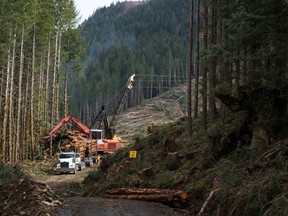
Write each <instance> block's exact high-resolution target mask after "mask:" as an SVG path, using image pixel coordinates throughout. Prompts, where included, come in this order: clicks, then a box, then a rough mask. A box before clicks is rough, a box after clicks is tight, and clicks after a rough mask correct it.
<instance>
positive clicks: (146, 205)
mask: <svg viewBox="0 0 288 216" xmlns="http://www.w3.org/2000/svg"><path fill="white" fill-rule="evenodd" d="M66 201H67V204H68V205H66V206H65V207H62V208H61V209H59V208H58V209H55V213H56V214H57V215H59V216H92V215H95V216H162V215H163V216H186V215H188V213H185V212H180V211H178V210H175V209H172V208H169V207H168V206H165V205H162V204H159V203H151V202H143V201H136V200H117V199H102V198H95V197H73V198H69V199H66Z"/></svg>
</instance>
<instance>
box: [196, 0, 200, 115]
mask: <svg viewBox="0 0 288 216" xmlns="http://www.w3.org/2000/svg"><path fill="white" fill-rule="evenodd" d="M200 4H201V3H200V0H198V1H197V47H196V52H197V58H196V70H195V92H194V93H195V99H194V118H198V98H199V71H200V25H201V23H200Z"/></svg>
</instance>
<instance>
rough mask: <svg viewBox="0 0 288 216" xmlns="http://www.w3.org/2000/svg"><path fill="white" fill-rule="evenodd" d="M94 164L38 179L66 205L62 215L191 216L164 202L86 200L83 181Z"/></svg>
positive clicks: (59, 212)
mask: <svg viewBox="0 0 288 216" xmlns="http://www.w3.org/2000/svg"><path fill="white" fill-rule="evenodd" d="M93 169H97V167H96V166H95V165H94V166H92V167H89V168H87V169H85V170H82V171H80V172H77V174H61V175H59V174H55V175H48V176H45V177H42V178H40V179H38V181H40V182H43V183H45V184H47V185H48V186H50V187H51V188H52V189H53V190H54V191H55V192H56V194H58V195H59V196H60V197H61V198H62V199H63V200H64V204H63V205H62V206H58V207H55V208H54V213H55V214H56V215H58V216H94V215H95V216H126V215H127V216H162V215H163V216H184V215H189V214H188V213H186V212H184V211H181V210H176V209H173V208H170V207H168V206H166V205H162V204H160V203H152V202H144V201H138V200H117V199H103V198H98V197H82V192H83V190H82V189H83V188H82V181H83V179H84V178H85V176H87V174H88V172H89V171H90V170H93Z"/></svg>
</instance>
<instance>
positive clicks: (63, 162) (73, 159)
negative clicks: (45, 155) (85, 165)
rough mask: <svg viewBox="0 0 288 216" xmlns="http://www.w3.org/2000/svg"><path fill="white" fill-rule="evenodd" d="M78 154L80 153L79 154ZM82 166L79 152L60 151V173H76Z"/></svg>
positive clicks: (58, 166) (58, 168)
mask: <svg viewBox="0 0 288 216" xmlns="http://www.w3.org/2000/svg"><path fill="white" fill-rule="evenodd" d="M77 154H78V155H77ZM79 164H80V166H81V159H80V156H79V153H75V152H60V154H59V163H58V165H57V171H58V172H59V173H70V172H72V173H74V174H76V172H77V170H78V169H79Z"/></svg>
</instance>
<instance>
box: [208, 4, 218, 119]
mask: <svg viewBox="0 0 288 216" xmlns="http://www.w3.org/2000/svg"><path fill="white" fill-rule="evenodd" d="M216 4H217V0H212V7H211V37H210V48H212V46H214V45H215V44H216V37H217V19H216V8H215V7H216ZM216 65H217V59H216V57H215V56H213V57H212V59H211V66H210V82H209V87H210V88H209V109H210V110H211V112H212V116H213V117H216V115H217V109H216V99H215V95H214V93H215V88H216Z"/></svg>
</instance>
